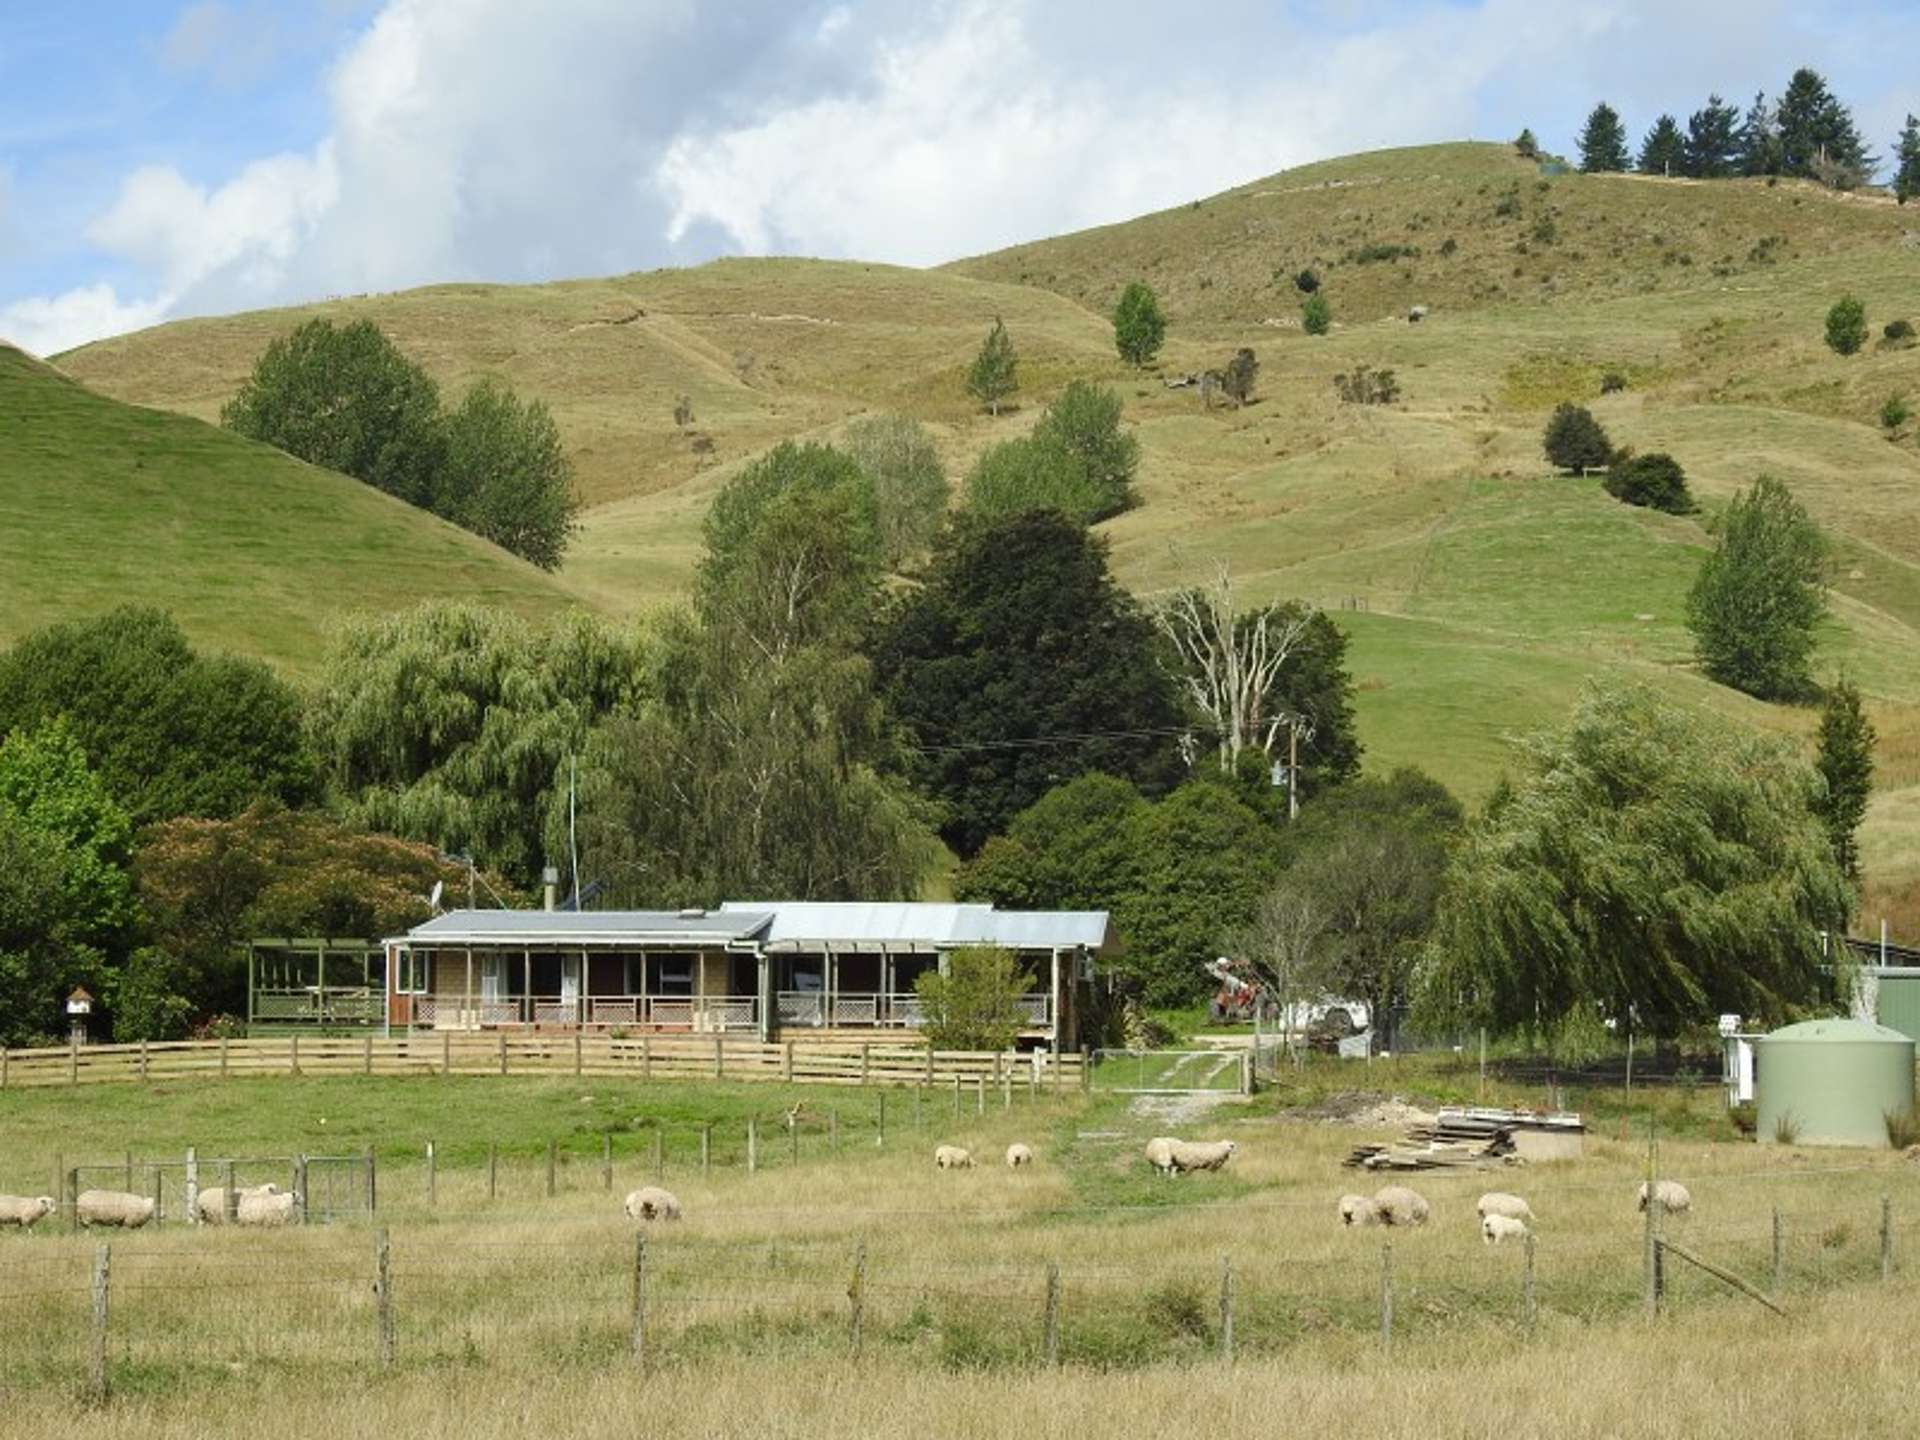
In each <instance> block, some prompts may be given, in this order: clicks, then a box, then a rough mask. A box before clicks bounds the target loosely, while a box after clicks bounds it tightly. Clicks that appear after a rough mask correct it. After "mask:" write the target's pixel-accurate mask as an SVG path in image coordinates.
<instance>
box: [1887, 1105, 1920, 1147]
mask: <svg viewBox="0 0 1920 1440" xmlns="http://www.w3.org/2000/svg"><path fill="white" fill-rule="evenodd" d="M1886 1121H1887V1144H1889V1145H1891V1146H1892V1147H1893V1148H1894V1149H1896V1150H1905V1149H1906V1148H1907V1147H1908V1146H1910V1145H1920V1113H1916V1112H1914V1111H1912V1110H1889V1111H1887V1112H1886Z"/></svg>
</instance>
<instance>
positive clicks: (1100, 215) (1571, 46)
mask: <svg viewBox="0 0 1920 1440" xmlns="http://www.w3.org/2000/svg"><path fill="white" fill-rule="evenodd" d="M1916 54H1920V0H1916V3H1898V4H1895V3H1882V4H1860V5H1820V6H1814V5H1789V4H1780V3H1772V0H1699V3H1693V4H1688V3H1683V0H1666V3H1655V0H1588V3H1582V4H1578V5H1564V6H1561V5H1550V4H1541V3H1537V0H1422V3H1392V0H1371V3H1362V0H1292V3H1254V0H1214V3H1211V4H1209V5H1206V6H1175V5H1167V4H1166V3H1165V0H919V3H909V0H731V3H729V4H725V5H721V4H713V3H703V0H539V3H529V0H280V3H271V4H270V3H254V0H193V3H180V0H148V3H137V0H65V3H58V0H5V4H4V5H3V6H0V336H4V337H6V338H9V339H11V340H13V341H14V342H15V343H18V344H22V345H24V346H26V347H27V348H29V349H32V350H35V351H37V352H39V353H51V352H53V351H56V350H59V349H62V348H65V347H67V346H69V345H72V344H77V343H80V342H82V341H84V340H87V339H92V338H96V337H98V336H100V335H104V334H111V333H114V332H116V331H120V330H126V329H131V328H137V327H139V326H142V325H147V324H152V323H155V322H156V321H158V320H162V319H165V318H168V317H171V316H177V315H188V314H200V313H211V312H219V311H223V310H231V309H239V308H250V307H254V306H259V305H269V304H279V303H289V302H296V301H300V300H306V299H312V298H317V297H320V296H324V295H329V294H339V293H349V292H359V291H363V290H369V289H391V288H399V287H402V286H407V285H416V284H422V283H428V282H432V281H438V280H454V279H497V280H537V279H546V278H557V277H561V276H566V275H579V274H603V273H614V272H620V271H626V270H633V269H641V268H647V267H651V266H655V265H662V264H681V263H692V262H697V261H699V260H703V259H708V258H711V257H713V256H715V255H720V254H727V253H739V252H742V251H748V252H766V251H774V252H780V253H798V254H813V255H857V256H861V257H863V258H870V259H878V260H890V261H897V262H900V263H906V264H930V263H937V262H939V261H941V260H945V259H950V258H952V257H954V256H957V255H962V254H968V253H973V252H976V251H979V250H984V249H990V248H994V247H996V246H999V245H1004V244H1009V243H1013V242H1015V241H1019V240H1023V239H1031V238H1035V237H1037V236H1041V235H1045V234H1050V233H1055V232H1058V231H1060V230H1064V229H1070V228H1077V227H1079V226H1084V225H1090V224H1098V223H1102V222H1105V221H1110V220H1116V219H1122V218H1125V217H1126V216H1128V215H1131V214H1136V213H1139V212H1141V211H1144V210H1149V209H1155V208H1159V207H1161V206H1165V205H1170V204H1175V203H1178V202H1180V201H1182V200H1186V199H1190V198H1192V197H1194V196H1196V195H1204V194H1208V193H1211V192H1213V191H1216V190H1219V189H1223V188H1225V187H1227V186H1230V185H1233V184H1237V183H1239V182H1241V181H1245V180H1249V179H1253V178H1256V177H1259V176H1262V175H1266V174H1270V173H1272V172H1274V171H1276V170H1279V169H1282V168H1285V167H1287V166H1291V165H1296V164H1300V163H1303V162H1305V161H1308V160H1312V159H1317V158H1322V157H1324V156H1327V155H1334V154H1342V153H1347V152H1350V151H1354V150H1362V149H1371V148H1376V147H1379V146H1383V145H1392V144H1414V143H1420V142H1424V141H1432V140H1445V139H1458V138H1464V137H1468V136H1472V137H1476V138H1485V139H1504V138H1508V137H1510V136H1512V135H1513V134H1515V133H1517V132H1518V130H1519V129H1520V128H1521V127H1522V126H1523V125H1526V126H1531V127H1532V128H1533V129H1534V130H1535V131H1536V132H1537V133H1538V134H1539V135H1540V136H1541V139H1542V140H1543V142H1544V143H1546V144H1547V145H1548V146H1549V147H1551V148H1557V149H1567V148H1570V146H1571V143H1572V135H1573V132H1574V130H1575V129H1576V128H1577V126H1578V124H1579V122H1580V120H1581V118H1582V117H1583V115H1584V114H1585V112H1586V110H1587V109H1588V108H1589V107H1590V106H1591V104H1592V103H1593V101H1595V100H1596V99H1600V98H1603V97H1604V98H1606V99H1608V100H1610V101H1612V102H1613V103H1614V104H1615V105H1616V106H1617V107H1618V108H1619V109H1620V110H1621V111H1622V112H1623V114H1624V115H1625V117H1626V119H1627V122H1628V125H1629V127H1630V129H1632V130H1633V132H1634V133H1635V134H1636V136H1637V135H1638V134H1639V133H1640V132H1641V131H1643V130H1644V129H1645V128H1646V126H1647V125H1648V124H1650V123H1651V122H1652V120H1653V119H1654V118H1655V116H1656V115H1657V114H1658V112H1659V111H1660V110H1662V109H1671V110H1673V111H1675V112H1676V113H1677V114H1678V115H1679V116H1680V117H1681V118H1682V120H1684V118H1685V115H1686V113H1687V112H1688V111H1689V110H1691V109H1693V108H1695V107H1697V106H1698V105H1699V104H1700V103H1702V101H1704V99H1705V98H1706V96H1707V94H1708V92H1709V91H1716V90H1717V91H1719V92H1720V93H1721V94H1723V95H1726V96H1727V97H1728V98H1729V99H1731V100H1733V101H1735V102H1736V103H1738V104H1741V105H1744V104H1745V103H1746V102H1747V101H1748V100H1750V99H1751V97H1752V94H1753V92H1754V91H1755V90H1756V89H1761V88H1765V89H1766V90H1768V91H1769V92H1777V91H1778V90H1779V89H1780V87H1781V86H1782V84H1783V83H1784V82H1785V79H1786V77H1787V75H1788V74H1789V73H1790V72H1791V70H1792V69H1793V68H1794V66H1796V65H1799V64H1811V65H1814V66H1815V67H1816V68H1818V69H1820V70H1821V71H1822V72H1823V73H1824V74H1826V75H1827V77H1828V79H1829V81H1830V82H1831V83H1832V84H1833V86H1834V88H1835V89H1836V91H1837V92H1838V93H1839V94H1840V95H1841V96H1842V98H1843V99H1845V100H1846V101H1848V102H1849V103H1850V104H1852V105H1853V106H1854V108H1855V111H1856V114H1857V115H1858V118H1859V119H1860V122H1861V124H1862V126H1863V128H1864V129H1865V130H1866V132H1867V134H1868V136H1869V138H1870V139H1871V141H1872V142H1873V143H1874V145H1875V146H1876V147H1877V148H1879V149H1881V150H1883V151H1884V150H1885V148H1886V147H1887V145H1888V143H1889V141H1890V140H1891V138H1892V135H1893V134H1894V132H1895V130H1896V129H1897V128H1898V125H1899V123H1900V120H1901V118H1902V116H1903V115H1904V114H1905V112H1906V111H1907V110H1908V109H1910V108H1911V109H1920V93H1917V92H1916V89H1915V87H1914V86H1913V85H1912V83H1911V81H1910V79H1909V78H1908V72H1909V71H1910V66H1911V59H1912V57H1913V56H1914V55H1916Z"/></svg>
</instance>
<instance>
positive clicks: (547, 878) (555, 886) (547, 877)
mask: <svg viewBox="0 0 1920 1440" xmlns="http://www.w3.org/2000/svg"><path fill="white" fill-rule="evenodd" d="M540 884H541V886H542V887H543V889H544V891H545V894H546V902H547V909H549V910H553V909H556V908H558V906H559V894H560V867H559V866H557V865H549V866H547V867H546V869H544V870H542V871H541V872H540Z"/></svg>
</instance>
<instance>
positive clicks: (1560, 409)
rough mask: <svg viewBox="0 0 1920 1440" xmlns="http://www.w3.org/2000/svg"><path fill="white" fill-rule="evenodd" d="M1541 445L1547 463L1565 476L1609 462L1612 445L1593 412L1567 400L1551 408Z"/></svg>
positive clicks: (1611, 457) (1611, 455)
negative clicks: (1565, 472) (1545, 453)
mask: <svg viewBox="0 0 1920 1440" xmlns="http://www.w3.org/2000/svg"><path fill="white" fill-rule="evenodd" d="M1543 443H1544V445H1545V448H1546V452H1547V459H1549V460H1551V461H1552V462H1553V463H1554V465H1555V466H1556V467H1558V468H1559V469H1561V470H1566V471H1569V472H1578V471H1581V470H1591V469H1597V468H1598V467H1600V466H1602V465H1605V464H1607V463H1608V462H1609V461H1611V460H1612V459H1613V444H1612V442H1611V441H1609V440H1608V439H1607V432H1606V431H1605V430H1603V429H1602V428H1601V426H1600V422H1599V421H1598V420H1596V419H1594V418H1593V412H1592V411H1591V410H1589V409H1587V408H1586V407H1585V406H1584V405H1575V404H1574V403H1573V402H1572V401H1571V400H1564V401H1562V402H1561V403H1560V404H1559V405H1558V406H1556V407H1555V408H1554V412H1553V417H1552V418H1551V419H1550V420H1548V421H1547V430H1546V435H1545V436H1544V439H1543Z"/></svg>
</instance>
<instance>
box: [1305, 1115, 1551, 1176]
mask: <svg viewBox="0 0 1920 1440" xmlns="http://www.w3.org/2000/svg"><path fill="white" fill-rule="evenodd" d="M1585 1133H1586V1126H1585V1125H1584V1124H1583V1123H1582V1121H1581V1119H1580V1117H1579V1116H1578V1115H1567V1114H1546V1113H1540V1112H1534V1111H1527V1110H1483V1109H1472V1110H1466V1109H1463V1110H1442V1111H1441V1112H1440V1113H1439V1115H1437V1116H1436V1117H1435V1118H1434V1119H1433V1120H1432V1121H1423V1122H1421V1123H1420V1124H1417V1125H1414V1126H1413V1127H1412V1128H1411V1129H1409V1130H1408V1131H1407V1138H1406V1140H1405V1141H1403V1142H1400V1143H1397V1144H1393V1145H1361V1146H1357V1147H1355V1149H1354V1151H1353V1153H1352V1154H1350V1155H1349V1156H1348V1157H1347V1158H1346V1160H1345V1162H1343V1163H1345V1164H1346V1166H1347V1167H1348V1168H1350V1169H1361V1170H1444V1169H1459V1168H1472V1169H1478V1168H1484V1167H1487V1166H1492V1165H1510V1164H1513V1163H1514V1162H1515V1161H1516V1160H1518V1159H1520V1158H1523V1157H1524V1155H1525V1153H1526V1152H1527V1151H1528V1150H1529V1149H1532V1148H1534V1147H1533V1145H1532V1143H1531V1142H1532V1141H1534V1139H1535V1138H1536V1137H1550V1138H1551V1139H1552V1140H1554V1141H1555V1142H1556V1143H1567V1144H1571V1145H1572V1146H1573V1147H1574V1148H1573V1151H1572V1153H1575V1154H1577V1153H1578V1144H1579V1140H1580V1137H1581V1136H1583V1135H1584V1134H1585Z"/></svg>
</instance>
